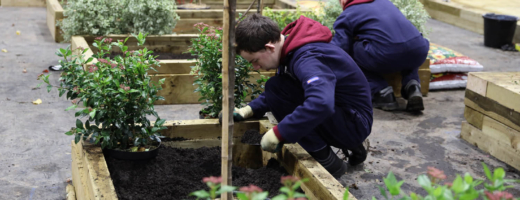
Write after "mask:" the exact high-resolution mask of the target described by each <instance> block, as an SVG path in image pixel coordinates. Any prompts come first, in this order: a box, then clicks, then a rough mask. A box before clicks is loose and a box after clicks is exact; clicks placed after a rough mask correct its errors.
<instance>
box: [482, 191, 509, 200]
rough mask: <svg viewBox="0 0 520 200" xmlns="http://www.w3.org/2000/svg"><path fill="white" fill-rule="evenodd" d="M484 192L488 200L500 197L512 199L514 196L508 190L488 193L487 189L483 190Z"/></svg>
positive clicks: (506, 199) (499, 198)
mask: <svg viewBox="0 0 520 200" xmlns="http://www.w3.org/2000/svg"><path fill="white" fill-rule="evenodd" d="M484 194H486V197H487V198H488V199H489V200H502V199H505V200H513V199H514V197H513V195H512V194H511V193H509V192H505V191H503V192H498V191H496V192H494V193H490V192H488V191H485V192H484Z"/></svg>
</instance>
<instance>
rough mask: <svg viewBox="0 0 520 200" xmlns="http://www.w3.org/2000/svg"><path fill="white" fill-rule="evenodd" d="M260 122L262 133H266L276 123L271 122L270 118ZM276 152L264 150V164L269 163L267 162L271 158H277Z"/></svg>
mask: <svg viewBox="0 0 520 200" xmlns="http://www.w3.org/2000/svg"><path fill="white" fill-rule="evenodd" d="M258 123H259V128H260V129H259V131H260V134H265V133H266V132H267V131H269V129H271V128H273V127H274V126H275V125H274V124H271V123H270V122H269V120H259V121H258ZM276 157H277V156H276V154H275V153H271V152H268V151H262V162H263V165H264V166H265V165H267V163H268V162H269V160H271V158H276Z"/></svg>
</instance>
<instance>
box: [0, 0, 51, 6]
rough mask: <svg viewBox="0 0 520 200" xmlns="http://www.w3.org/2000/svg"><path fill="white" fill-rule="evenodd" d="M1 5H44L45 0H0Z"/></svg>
mask: <svg viewBox="0 0 520 200" xmlns="http://www.w3.org/2000/svg"><path fill="white" fill-rule="evenodd" d="M0 5H2V6H3V7H45V6H46V4H45V0H0Z"/></svg>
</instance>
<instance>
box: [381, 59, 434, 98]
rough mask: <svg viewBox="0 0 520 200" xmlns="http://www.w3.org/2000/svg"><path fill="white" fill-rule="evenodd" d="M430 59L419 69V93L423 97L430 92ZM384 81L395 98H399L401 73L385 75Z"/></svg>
mask: <svg viewBox="0 0 520 200" xmlns="http://www.w3.org/2000/svg"><path fill="white" fill-rule="evenodd" d="M431 75H432V73H431V71H430V59H428V58H427V59H426V60H425V61H424V63H423V64H422V65H421V66H420V67H419V79H420V80H421V93H422V95H423V96H428V91H429V90H430V78H431ZM385 79H386V81H387V82H388V84H389V85H390V86H392V88H393V89H394V95H395V97H401V86H402V84H401V79H402V78H401V73H393V74H389V75H385Z"/></svg>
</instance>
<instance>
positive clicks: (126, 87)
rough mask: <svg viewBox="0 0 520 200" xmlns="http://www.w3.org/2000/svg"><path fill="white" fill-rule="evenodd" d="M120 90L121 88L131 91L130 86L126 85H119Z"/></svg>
mask: <svg viewBox="0 0 520 200" xmlns="http://www.w3.org/2000/svg"><path fill="white" fill-rule="evenodd" d="M119 88H121V89H123V90H125V91H128V90H130V86H125V85H124V84H122V83H121V84H120V85H119Z"/></svg>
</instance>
